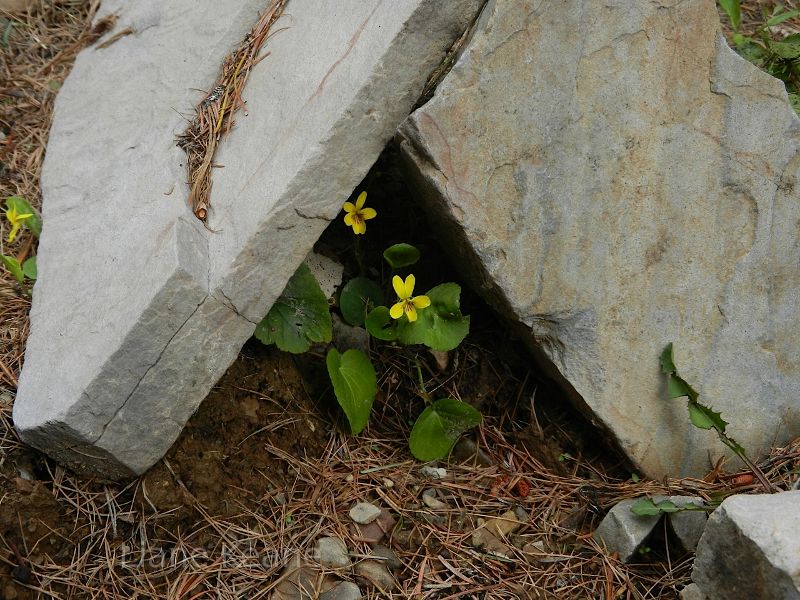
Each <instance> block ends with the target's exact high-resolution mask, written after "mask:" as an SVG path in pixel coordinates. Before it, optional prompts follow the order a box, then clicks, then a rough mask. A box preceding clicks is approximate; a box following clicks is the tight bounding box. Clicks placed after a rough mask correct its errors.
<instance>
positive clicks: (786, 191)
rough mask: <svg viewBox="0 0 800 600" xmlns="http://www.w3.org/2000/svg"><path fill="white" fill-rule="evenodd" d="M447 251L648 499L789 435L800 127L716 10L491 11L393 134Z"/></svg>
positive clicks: (798, 331) (512, 2)
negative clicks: (699, 424) (671, 360)
mask: <svg viewBox="0 0 800 600" xmlns="http://www.w3.org/2000/svg"><path fill="white" fill-rule="evenodd" d="M399 137H400V140H401V143H402V147H403V151H404V155H405V156H406V157H407V159H408V162H409V166H410V168H409V172H410V173H411V176H412V177H413V179H414V182H415V185H416V186H417V187H418V188H419V190H421V191H420V194H421V196H422V200H423V203H422V204H423V206H424V207H425V208H426V209H428V211H429V213H430V215H431V216H432V218H434V219H435V221H436V223H437V224H438V230H439V231H440V232H441V236H442V238H443V239H445V240H446V247H449V248H452V249H453V251H454V252H458V256H457V259H458V263H459V264H462V265H464V267H465V269H464V270H465V272H466V273H467V274H470V273H471V274H472V279H473V281H472V283H473V285H474V287H475V288H476V289H478V290H482V291H483V293H484V295H485V297H486V298H487V299H489V300H490V301H491V302H492V303H493V304H494V305H495V306H497V307H498V308H499V310H500V312H501V313H502V314H504V315H507V316H513V317H514V318H516V320H518V322H519V323H520V334H521V335H522V336H523V338H524V339H526V340H527V341H528V343H529V345H530V346H531V348H532V349H533V350H534V352H535V353H536V355H537V357H538V361H539V363H540V365H541V366H542V367H544V368H545V369H547V370H548V372H549V373H550V375H551V376H552V377H553V378H554V379H556V380H557V381H560V382H561V384H562V386H563V388H564V389H565V390H567V391H568V393H569V394H570V395H571V396H572V398H573V400H574V402H575V403H576V404H577V405H578V406H579V407H581V408H583V409H586V412H588V413H590V414H591V416H592V418H593V420H594V421H595V422H596V423H598V424H601V425H605V427H606V428H607V429H608V430H609V431H610V432H611V434H612V435H613V437H614V438H616V440H617V441H618V442H619V444H620V446H621V447H622V448H623V449H624V451H625V452H626V453H627V454H628V456H629V457H630V459H631V460H632V461H633V462H634V463H635V464H636V465H637V468H639V469H641V470H643V471H644V472H645V473H647V474H648V475H649V476H651V477H654V478H657V479H660V478H661V477H662V476H664V475H665V474H671V475H673V476H681V475H700V474H703V473H705V472H706V471H707V470H708V469H709V467H710V466H711V464H712V462H710V461H709V457H710V458H711V461H713V460H714V459H716V458H717V457H718V456H719V455H720V454H722V451H723V450H724V447H723V446H722V444H720V442H719V440H718V439H717V437H716V435H715V434H714V433H713V432H709V431H701V430H698V429H695V428H694V427H693V426H692V425H691V424H690V422H689V418H688V414H687V409H686V402H684V401H682V400H668V399H667V394H666V381H665V378H664V376H663V375H662V374H661V373H660V369H659V362H658V358H659V355H660V354H661V352H662V350H663V349H664V347H665V346H666V345H667V344H668V343H670V342H674V345H675V360H676V364H677V366H678V368H679V369H680V373H681V375H682V376H683V377H684V378H685V379H686V380H687V381H688V382H689V383H691V384H692V385H693V386H694V387H695V388H696V389H697V390H698V391H699V392H700V401H701V402H705V403H707V404H709V405H711V406H713V407H714V409H715V410H717V411H721V412H722V415H723V417H724V418H725V420H727V421H729V422H730V428H729V433H730V434H731V435H732V436H733V437H734V438H736V439H737V440H738V441H739V442H740V443H741V444H742V445H743V446H744V447H745V448H746V449H747V450H748V452H750V453H751V455H753V456H757V455H759V454H763V453H765V452H766V451H767V450H768V449H769V447H770V445H771V444H772V443H781V442H782V441H784V440H787V439H790V438H791V437H793V436H795V435H797V434H798V433H800V344H798V343H797V341H798V339H800V304H798V302H797V290H798V289H800V269H798V262H797V261H798V258H797V257H798V255H800V240H799V239H798V230H797V223H798V222H799V221H800V187H798V175H799V174H800V155H798V142H800V120H798V118H797V116H796V115H795V114H794V113H793V111H792V109H791V108H790V106H789V104H788V102H787V96H786V92H785V90H784V87H783V84H782V83H781V82H780V81H778V80H776V79H773V78H772V77H770V76H769V75H766V74H765V73H763V72H762V71H760V70H758V69H757V68H756V67H754V66H753V65H751V64H750V63H748V62H747V61H745V60H744V59H742V58H740V57H739V56H737V55H736V53H734V52H733V51H732V50H731V49H730V48H728V46H727V45H726V44H725V41H724V39H723V37H722V34H721V32H720V25H719V17H718V15H717V11H716V8H715V4H714V2H711V1H710V0H687V1H685V2H666V3H664V2H658V3H648V2H637V1H636V0H613V1H611V2H593V1H591V0H568V1H566V2H544V3H536V5H535V6H532V5H530V4H529V3H524V2H518V1H516V0H489V2H488V4H487V6H486V8H485V9H484V11H483V13H482V16H481V19H480V21H479V23H478V26H477V31H476V32H475V34H474V35H473V36H472V38H471V41H470V43H469V44H468V45H467V47H466V48H465V49H464V51H463V53H462V55H461V56H460V58H459V60H458V61H457V62H456V64H455V66H454V68H453V69H452V71H451V72H450V73H449V74H448V75H447V77H446V78H445V79H444V81H443V82H442V83H441V84H440V85H439V87H438V88H437V91H436V94H435V96H434V98H433V99H432V100H431V101H430V102H428V103H427V104H425V105H424V106H422V107H421V108H420V109H419V110H417V111H416V112H415V113H414V114H413V115H412V116H411V117H410V118H409V119H408V120H407V121H406V122H405V123H404V124H403V126H402V127H401V132H400V136H399Z"/></svg>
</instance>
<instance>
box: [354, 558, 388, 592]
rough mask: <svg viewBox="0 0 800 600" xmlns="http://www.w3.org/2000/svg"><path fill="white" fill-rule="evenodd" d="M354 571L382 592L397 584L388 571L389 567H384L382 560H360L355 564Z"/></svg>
mask: <svg viewBox="0 0 800 600" xmlns="http://www.w3.org/2000/svg"><path fill="white" fill-rule="evenodd" d="M354 572H355V574H356V575H358V576H359V577H362V578H363V579H366V580H367V581H368V582H369V583H371V584H372V585H374V586H375V587H377V588H378V589H379V590H380V591H382V592H390V591H391V590H393V589H394V588H395V586H396V585H397V582H396V581H395V579H394V575H392V574H391V573H390V572H389V569H387V568H386V565H385V564H383V562H382V561H377V560H364V561H361V562H360V563H358V564H357V565H356V567H355V569H354Z"/></svg>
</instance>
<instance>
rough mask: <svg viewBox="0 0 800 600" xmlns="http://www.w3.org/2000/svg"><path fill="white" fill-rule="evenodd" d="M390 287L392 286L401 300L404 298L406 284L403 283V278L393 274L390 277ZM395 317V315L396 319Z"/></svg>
mask: <svg viewBox="0 0 800 600" xmlns="http://www.w3.org/2000/svg"><path fill="white" fill-rule="evenodd" d="M392 287H393V288H394V293H395V294H397V297H398V298H400V299H401V300H405V299H406V296H404V294H405V292H406V286H405V284H404V283H403V280H402V279H400V276H399V275H395V276H394V277H392ZM396 318H397V317H395V319H396Z"/></svg>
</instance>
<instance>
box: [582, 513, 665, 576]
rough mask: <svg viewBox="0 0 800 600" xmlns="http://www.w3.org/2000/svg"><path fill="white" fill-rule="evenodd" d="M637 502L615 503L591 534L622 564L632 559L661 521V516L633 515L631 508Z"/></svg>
mask: <svg viewBox="0 0 800 600" xmlns="http://www.w3.org/2000/svg"><path fill="white" fill-rule="evenodd" d="M638 500H639V499H638V498H631V499H629V500H623V501H622V502H619V503H617V504H616V505H615V506H614V508H612V509H611V510H610V511H608V514H607V515H606V516H605V517H604V518H603V520H602V522H601V523H600V526H599V527H598V528H597V529H596V530H595V532H594V534H593V536H594V538H595V539H596V540H597V541H599V542H601V543H602V544H604V545H605V547H606V549H607V550H608V551H609V552H618V553H619V558H620V560H622V561H623V562H628V561H629V560H630V559H631V558H632V557H633V555H634V554H635V553H636V551H637V550H638V549H639V547H640V546H641V545H642V544H643V543H644V541H645V540H646V539H647V536H649V535H650V533H651V532H652V531H653V528H654V527H655V526H656V524H657V523H658V521H659V520H660V519H661V515H653V516H639V515H635V514H633V513H632V512H631V506H633V505H634V504H635V503H636V502H637V501H638Z"/></svg>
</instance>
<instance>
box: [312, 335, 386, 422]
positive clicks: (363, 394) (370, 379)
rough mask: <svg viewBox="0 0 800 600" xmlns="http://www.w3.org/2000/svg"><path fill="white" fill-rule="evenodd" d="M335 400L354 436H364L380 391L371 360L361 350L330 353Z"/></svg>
mask: <svg viewBox="0 0 800 600" xmlns="http://www.w3.org/2000/svg"><path fill="white" fill-rule="evenodd" d="M325 365H326V366H327V367H328V375H329V376H330V378H331V383H333V392H334V394H336V400H337V401H338V402H339V406H341V407H342V410H343V411H344V414H345V415H346V416H347V420H348V422H349V423H350V431H351V432H352V433H353V435H357V434H359V433H361V431H362V430H363V429H364V427H366V426H367V421H369V413H370V411H371V410H372V402H373V400H375V394H376V393H377V392H378V378H377V376H376V375H375V368H374V367H373V366H372V363H371V362H370V360H369V357H368V356H367V355H366V354H364V353H363V352H361V351H360V350H355V349H353V350H348V351H347V352H345V353H344V354H339V352H338V351H337V350H336V348H331V349H330V350H328V356H327V357H326V358H325Z"/></svg>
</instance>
